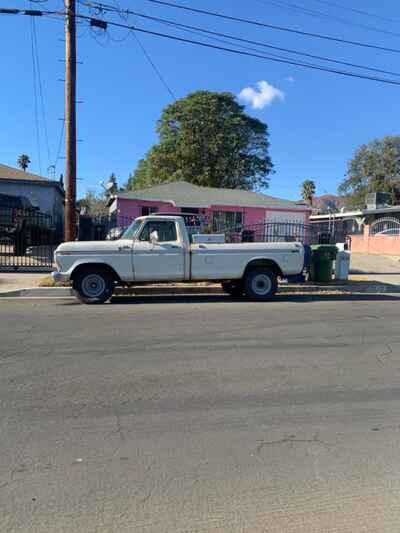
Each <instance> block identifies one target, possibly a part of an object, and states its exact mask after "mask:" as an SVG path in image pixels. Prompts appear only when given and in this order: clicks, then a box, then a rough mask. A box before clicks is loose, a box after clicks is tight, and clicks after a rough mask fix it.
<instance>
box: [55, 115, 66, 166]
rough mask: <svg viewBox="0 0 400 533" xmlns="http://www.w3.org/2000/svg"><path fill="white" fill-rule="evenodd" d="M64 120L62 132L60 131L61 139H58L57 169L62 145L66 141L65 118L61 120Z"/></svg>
mask: <svg viewBox="0 0 400 533" xmlns="http://www.w3.org/2000/svg"><path fill="white" fill-rule="evenodd" d="M61 120H62V123H61V130H60V137H59V139H58V148H57V155H56V158H55V160H54V168H56V166H57V163H58V161H59V159H60V154H61V149H62V143H63V139H64V131H65V118H63V119H61Z"/></svg>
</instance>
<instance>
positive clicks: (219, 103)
mask: <svg viewBox="0 0 400 533" xmlns="http://www.w3.org/2000/svg"><path fill="white" fill-rule="evenodd" d="M157 132H158V135H159V142H158V144H155V145H154V146H153V147H152V148H151V149H150V150H149V152H148V153H147V154H146V157H145V159H142V160H140V161H139V163H138V165H137V168H136V170H135V172H134V174H133V175H130V176H129V180H128V183H127V189H138V188H142V187H148V186H151V185H154V184H158V183H163V182H166V181H178V180H185V181H188V182H191V183H195V184H197V185H205V186H210V187H227V188H231V189H250V190H251V189H256V188H260V187H267V186H268V182H269V178H268V175H269V174H270V173H271V172H272V169H273V165H272V162H271V158H270V156H269V153H268V148H269V142H268V136H269V135H268V127H267V125H266V124H264V123H263V122H261V121H260V120H258V119H256V118H253V117H251V116H249V115H247V114H246V113H245V112H244V106H241V105H240V104H238V103H237V102H236V100H235V97H234V95H233V94H231V93H226V92H225V93H216V92H210V91H197V92H194V93H192V94H189V95H188V96H186V97H185V98H182V99H181V100H178V101H177V102H174V103H173V104H171V105H169V106H167V107H166V108H165V109H164V111H163V112H162V114H161V118H160V120H159V121H158V122H157Z"/></svg>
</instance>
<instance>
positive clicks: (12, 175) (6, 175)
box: [0, 163, 49, 181]
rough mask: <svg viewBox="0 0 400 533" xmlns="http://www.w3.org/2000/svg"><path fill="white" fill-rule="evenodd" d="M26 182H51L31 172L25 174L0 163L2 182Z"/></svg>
mask: <svg viewBox="0 0 400 533" xmlns="http://www.w3.org/2000/svg"><path fill="white" fill-rule="evenodd" d="M2 179H5V180H7V179H9V180H24V181H49V180H48V179H47V178H45V177H43V176H39V175H38V174H32V173H31V172H24V171H23V170H20V169H18V168H13V167H9V166H7V165H2V164H1V163H0V180H2Z"/></svg>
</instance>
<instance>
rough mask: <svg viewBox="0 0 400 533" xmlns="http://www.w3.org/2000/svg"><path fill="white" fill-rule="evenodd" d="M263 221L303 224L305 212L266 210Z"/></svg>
mask: <svg viewBox="0 0 400 533" xmlns="http://www.w3.org/2000/svg"><path fill="white" fill-rule="evenodd" d="M265 222H266V223H269V222H291V223H293V224H305V213H295V212H293V211H276V212H273V211H267V212H266V213H265Z"/></svg>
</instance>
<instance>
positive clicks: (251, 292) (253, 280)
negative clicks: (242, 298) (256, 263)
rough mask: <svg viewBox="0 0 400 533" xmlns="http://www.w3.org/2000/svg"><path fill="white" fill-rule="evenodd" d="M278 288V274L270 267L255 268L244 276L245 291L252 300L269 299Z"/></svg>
mask: <svg viewBox="0 0 400 533" xmlns="http://www.w3.org/2000/svg"><path fill="white" fill-rule="evenodd" d="M277 288H278V279H277V276H276V274H275V272H274V271H273V270H272V269H270V268H254V269H253V270H250V271H249V272H247V274H246V275H245V277H244V292H245V294H246V296H247V297H248V298H251V299H252V300H269V299H271V298H272V297H273V296H274V294H275V293H276V290H277Z"/></svg>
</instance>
